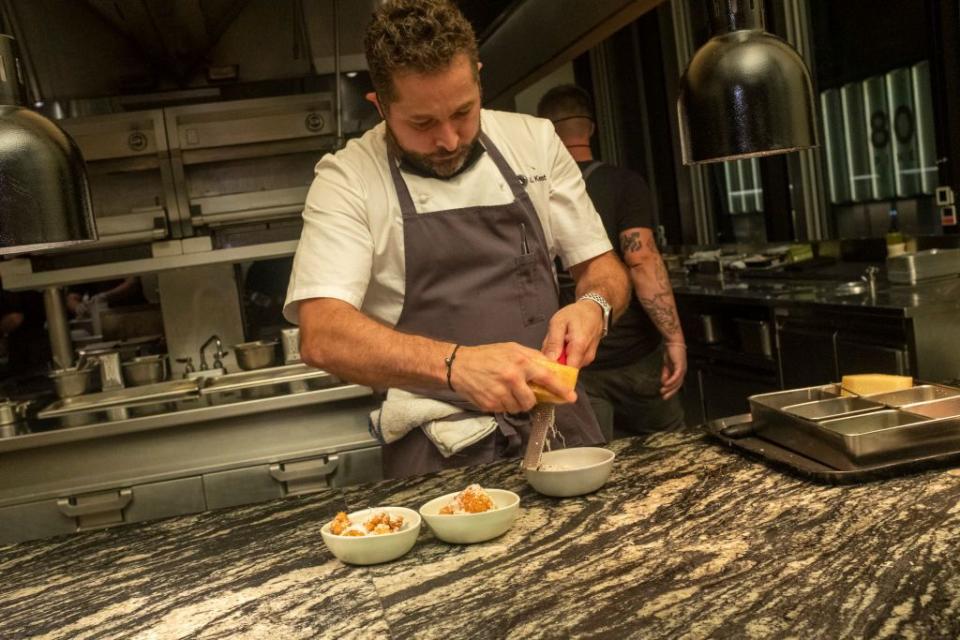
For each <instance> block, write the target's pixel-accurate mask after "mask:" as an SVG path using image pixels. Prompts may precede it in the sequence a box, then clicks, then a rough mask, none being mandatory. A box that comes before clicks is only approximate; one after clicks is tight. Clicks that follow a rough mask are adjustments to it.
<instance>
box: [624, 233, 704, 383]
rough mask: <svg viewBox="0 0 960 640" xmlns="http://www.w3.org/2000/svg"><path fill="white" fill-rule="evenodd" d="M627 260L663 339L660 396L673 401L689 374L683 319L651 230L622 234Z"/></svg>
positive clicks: (641, 298)
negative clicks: (681, 325)
mask: <svg viewBox="0 0 960 640" xmlns="http://www.w3.org/2000/svg"><path fill="white" fill-rule="evenodd" d="M620 249H621V252H622V253H623V261H624V262H625V263H626V264H627V267H629V269H630V280H631V281H632V282H633V288H634V291H635V292H636V294H637V299H638V300H639V301H640V304H641V305H642V306H643V309H644V311H646V312H647V315H648V316H649V317H650V320H652V321H653V324H654V326H656V327H657V330H658V331H659V332H660V334H661V335H662V336H663V342H664V366H663V372H662V374H661V376H660V382H661V385H662V386H661V389H660V394H661V395H662V396H663V397H664V398H669V397H670V396H672V395H673V394H675V393H676V392H677V390H678V389H680V385H682V384H683V377H684V375H685V374H686V372H687V353H686V346H685V343H684V339H683V330H682V329H681V328H680V317H679V316H678V315H677V305H676V302H675V301H674V299H673V289H672V288H671V287H670V278H669V276H668V274H667V267H666V266H665V265H664V264H663V258H661V257H660V252H659V251H658V250H657V244H656V242H655V241H654V239H653V232H652V231H651V230H650V229H645V228H642V227H634V228H632V229H627V230H625V231H623V232H621V234H620Z"/></svg>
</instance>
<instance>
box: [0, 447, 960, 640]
mask: <svg viewBox="0 0 960 640" xmlns="http://www.w3.org/2000/svg"><path fill="white" fill-rule="evenodd" d="M611 446H612V448H614V449H615V450H616V451H617V452H618V457H617V461H616V465H615V468H614V472H613V475H612V477H611V480H610V482H609V483H608V484H607V485H606V486H605V487H604V488H603V489H602V490H600V491H599V492H597V493H594V494H592V495H589V496H585V497H580V498H568V499H564V500H558V499H552V498H546V497H542V496H539V495H537V494H535V493H534V492H533V491H532V490H531V489H529V488H528V487H527V486H526V485H525V483H524V482H523V480H522V478H521V476H520V475H519V472H518V470H517V466H516V462H505V463H498V464H493V465H488V466H485V467H474V468H472V469H467V470H456V471H450V472H444V473H441V474H437V475H430V476H424V477H421V478H415V479H410V480H406V481H388V482H383V483H379V484H376V485H371V486H364V487H353V488H348V489H343V490H329V491H325V492H322V493H319V494H313V495H310V496H305V497H300V498H293V499H284V500H277V501H274V502H270V503H265V504H260V505H253V506H249V507H241V508H233V509H227V510H221V511H214V512H207V513H203V514H199V515H196V516H188V517H180V518H174V519H170V520H165V521H161V522H154V523H146V524H143V525H136V526H128V527H121V528H116V529H111V530H103V531H94V532H89V533H83V534H78V535H74V536H70V537H62V538H57V539H53V540H46V541H37V542H29V543H23V544H19V545H10V546H6V547H0V575H2V576H3V584H2V587H0V637H2V638H5V639H10V638H25V637H43V638H71V639H72V638H186V637H189V638H237V637H254V638H271V639H272V640H276V639H280V638H283V639H287V638H314V637H331V638H333V637H337V638H339V637H363V638H367V637H370V638H411V637H418V638H420V637H441V638H460V637H475V638H494V637H507V636H509V637H521V638H527V637H610V638H624V637H642V638H666V637H669V638H675V637H683V638H706V637H711V638H716V637H736V638H759V637H771V636H776V637H782V636H791V637H798V638H838V637H871V638H883V637H957V636H960V553H958V552H957V538H958V536H960V470H954V471H931V472H927V473H924V474H921V475H914V476H909V477H903V478H897V479H892V480H887V481H882V482H873V483H868V484H862V485H855V486H824V485H816V484H811V483H810V482H807V481H804V480H800V479H798V478H795V477H792V476H788V475H784V474H782V473H780V472H778V471H775V470H773V469H771V468H769V467H767V466H765V465H764V464H762V463H759V462H757V461H754V460H750V459H747V458H744V457H741V456H739V455H738V454H736V453H734V452H732V451H730V450H727V449H725V448H723V447H722V446H719V445H716V444H714V443H713V442H712V441H710V440H708V439H706V438H705V437H704V436H703V435H701V434H700V432H698V431H694V430H691V431H686V432H682V433H677V434H661V435H658V436H655V437H653V438H651V439H649V440H647V441H643V440H640V439H638V438H630V439H625V440H618V441H615V442H614V443H613V444H612V445H611ZM469 482H480V483H481V484H483V485H485V486H489V487H500V488H507V489H511V490H514V491H517V492H518V493H520V495H521V512H520V515H519V517H518V519H517V521H516V523H515V524H514V526H513V528H512V529H510V530H509V531H508V532H507V533H506V534H504V535H503V536H501V537H500V538H498V539H496V540H493V541H490V542H487V543H483V544H477V545H470V546H455V545H448V544H444V543H442V542H439V541H437V540H435V539H434V538H433V537H432V536H431V535H430V533H429V532H428V531H427V528H426V527H424V529H423V530H422V532H421V535H420V539H419V541H418V543H417V545H416V546H415V547H414V548H413V550H412V551H411V552H410V553H408V554H407V555H406V556H404V557H403V558H401V559H399V560H397V561H395V562H392V563H388V564H384V565H378V566H373V567H350V566H346V565H343V564H341V563H340V562H339V561H337V560H336V559H334V558H333V557H332V556H331V555H330V553H329V552H328V551H327V550H326V548H325V547H324V545H323V543H322V541H321V537H320V528H321V527H322V526H323V524H324V523H325V522H326V521H327V520H329V519H330V518H331V517H332V516H333V515H334V514H335V513H336V512H337V511H339V510H355V509H359V508H363V507H366V506H368V505H379V504H393V505H404V506H409V507H413V508H416V507H418V506H419V505H421V504H423V503H424V502H426V501H427V500H428V499H429V498H432V497H435V496H437V495H441V494H444V493H447V492H450V491H455V490H459V489H461V488H463V486H465V485H466V484H467V483H469Z"/></svg>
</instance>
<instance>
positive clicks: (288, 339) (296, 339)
mask: <svg viewBox="0 0 960 640" xmlns="http://www.w3.org/2000/svg"><path fill="white" fill-rule="evenodd" d="M280 345H281V348H282V349H283V363H284V364H293V363H295V362H300V327H291V328H289V329H282V330H281V331H280Z"/></svg>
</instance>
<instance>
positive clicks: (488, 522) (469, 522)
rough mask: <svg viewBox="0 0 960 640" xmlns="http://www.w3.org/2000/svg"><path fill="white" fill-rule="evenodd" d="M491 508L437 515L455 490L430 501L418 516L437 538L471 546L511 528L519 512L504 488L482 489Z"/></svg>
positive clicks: (514, 496)
mask: <svg viewBox="0 0 960 640" xmlns="http://www.w3.org/2000/svg"><path fill="white" fill-rule="evenodd" d="M484 491H486V492H487V495H488V496H490V499H491V500H493V504H494V505H495V508H493V509H491V510H490V511H483V512H481V513H462V514H454V515H441V514H440V509H441V508H442V507H443V506H445V505H447V504H449V503H450V502H451V501H452V500H453V499H454V497H456V495H457V494H458V493H459V491H457V492H454V493H448V494H447V495H445V496H440V497H439V498H434V499H433V500H431V501H430V502H428V503H426V504H425V505H423V506H422V507H420V515H421V516H423V519H424V520H426V521H427V524H428V525H430V529H431V530H432V531H433V535H435V536H436V537H437V538H438V539H440V540H443V541H444V542H452V543H453V544H472V543H474V542H484V541H486V540H492V539H493V538H496V537H497V536H499V535H502V534H503V533H505V532H506V531H507V529H509V528H510V527H511V526H512V525H513V521H514V520H516V518H517V512H518V511H519V510H520V496H518V495H517V494H515V493H514V492H512V491H506V490H505V489H484Z"/></svg>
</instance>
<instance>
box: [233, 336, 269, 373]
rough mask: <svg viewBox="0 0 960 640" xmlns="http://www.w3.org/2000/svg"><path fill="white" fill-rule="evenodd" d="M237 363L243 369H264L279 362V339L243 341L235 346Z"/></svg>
mask: <svg viewBox="0 0 960 640" xmlns="http://www.w3.org/2000/svg"><path fill="white" fill-rule="evenodd" d="M233 352H234V355H236V357H237V364H238V365H239V366H240V368H241V369H244V370H246V371H250V370H251V369H263V368H265V367H272V366H274V365H275V364H277V340H256V341H254V342H241V343H240V344H236V345H234V346H233Z"/></svg>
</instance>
